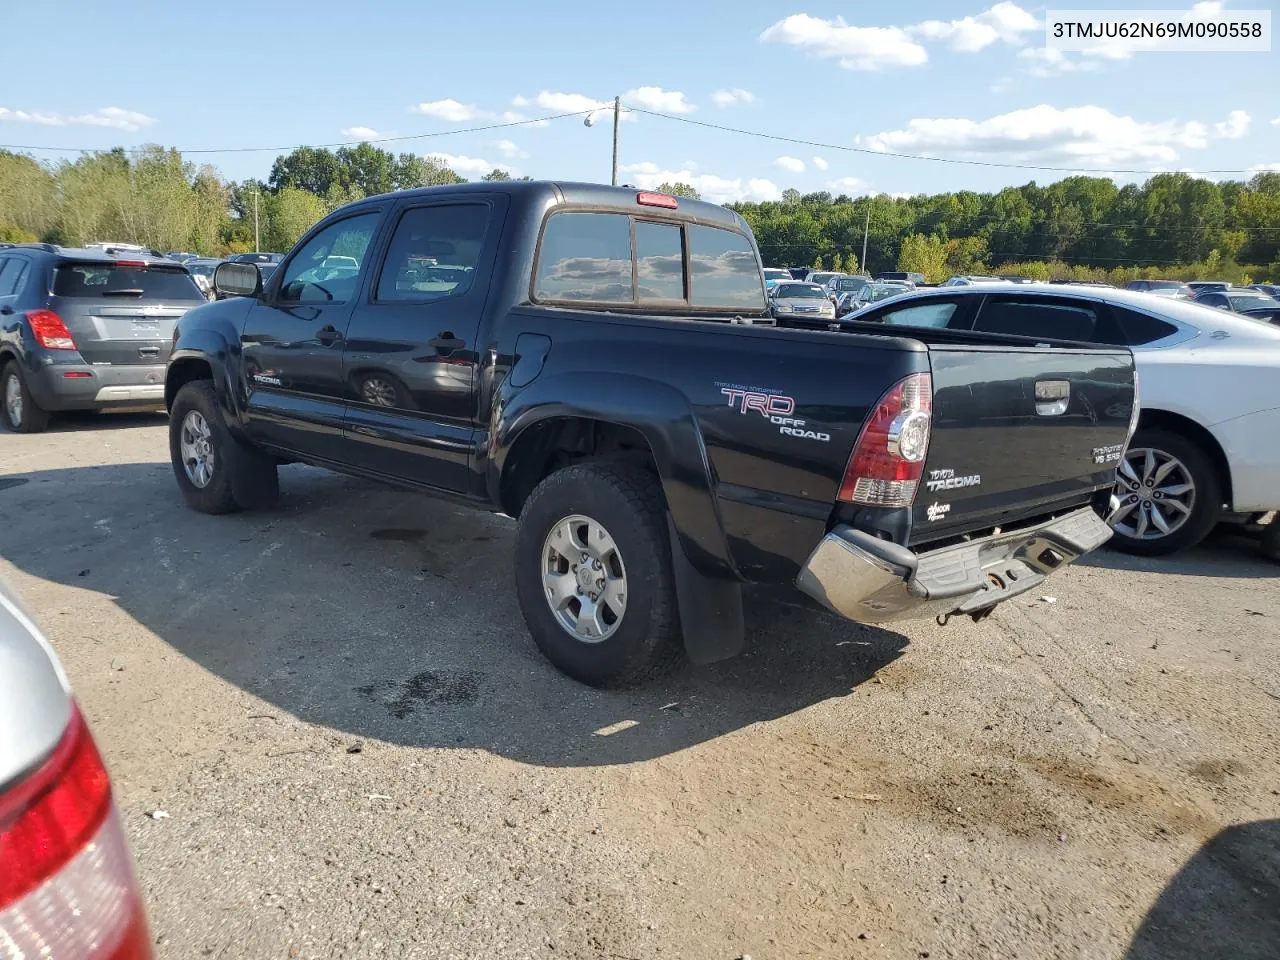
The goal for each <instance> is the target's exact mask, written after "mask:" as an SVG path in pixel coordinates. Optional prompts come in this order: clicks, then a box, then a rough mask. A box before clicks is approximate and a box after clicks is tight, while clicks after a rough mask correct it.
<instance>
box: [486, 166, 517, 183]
mask: <svg viewBox="0 0 1280 960" xmlns="http://www.w3.org/2000/svg"><path fill="white" fill-rule="evenodd" d="M480 179H481V180H489V181H492V182H498V183H500V182H502V181H504V180H510V179H511V174H509V173H507V171H505V170H503V169H501V168H500V167H494V168H493V169H492V170H490V171H489V172H488V173H486V174H485V175H484V176H483V177H481V178H480Z"/></svg>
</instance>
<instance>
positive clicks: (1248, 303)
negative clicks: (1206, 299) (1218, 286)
mask: <svg viewBox="0 0 1280 960" xmlns="http://www.w3.org/2000/svg"><path fill="white" fill-rule="evenodd" d="M1227 299H1228V300H1230V301H1231V309H1232V310H1265V309H1266V308H1267V307H1280V300H1277V299H1276V298H1275V297H1264V296H1262V295H1261V294H1235V293H1232V294H1228V295H1227Z"/></svg>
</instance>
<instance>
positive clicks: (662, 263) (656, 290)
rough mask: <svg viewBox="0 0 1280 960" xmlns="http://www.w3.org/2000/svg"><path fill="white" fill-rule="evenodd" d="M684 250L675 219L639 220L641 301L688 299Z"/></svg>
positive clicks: (637, 231) (638, 243) (637, 280)
mask: <svg viewBox="0 0 1280 960" xmlns="http://www.w3.org/2000/svg"><path fill="white" fill-rule="evenodd" d="M684 281H685V277H684V250H683V247H682V244H681V242H680V227H679V226H678V225H676V224H674V223H649V222H648V221H645V220H637V221H636V286H637V289H638V291H639V294H640V301H641V303H643V302H644V301H646V300H684V298H685V294H684Z"/></svg>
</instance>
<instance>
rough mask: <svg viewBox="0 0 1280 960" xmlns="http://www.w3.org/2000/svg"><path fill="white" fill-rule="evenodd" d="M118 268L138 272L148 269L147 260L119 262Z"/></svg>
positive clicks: (117, 262)
mask: <svg viewBox="0 0 1280 960" xmlns="http://www.w3.org/2000/svg"><path fill="white" fill-rule="evenodd" d="M116 266H117V267H133V268H134V269H136V270H145V269H147V261H145V260H117V261H116Z"/></svg>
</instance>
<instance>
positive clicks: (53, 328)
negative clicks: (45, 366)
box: [27, 310, 76, 350]
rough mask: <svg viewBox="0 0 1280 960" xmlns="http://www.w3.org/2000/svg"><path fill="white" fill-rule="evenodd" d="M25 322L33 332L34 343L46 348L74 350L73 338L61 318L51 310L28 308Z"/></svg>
mask: <svg viewBox="0 0 1280 960" xmlns="http://www.w3.org/2000/svg"><path fill="white" fill-rule="evenodd" d="M27 322H28V323H30V324H31V332H32V333H34V334H35V337H36V343H38V344H40V346H42V347H44V348H45V349H46V350H74V349H75V348H76V342H75V340H73V339H71V331H70V330H68V329H67V325H66V324H65V323H63V322H62V318H61V317H60V316H58V315H57V314H56V313H54V312H53V311H52V310H28V311H27Z"/></svg>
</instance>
